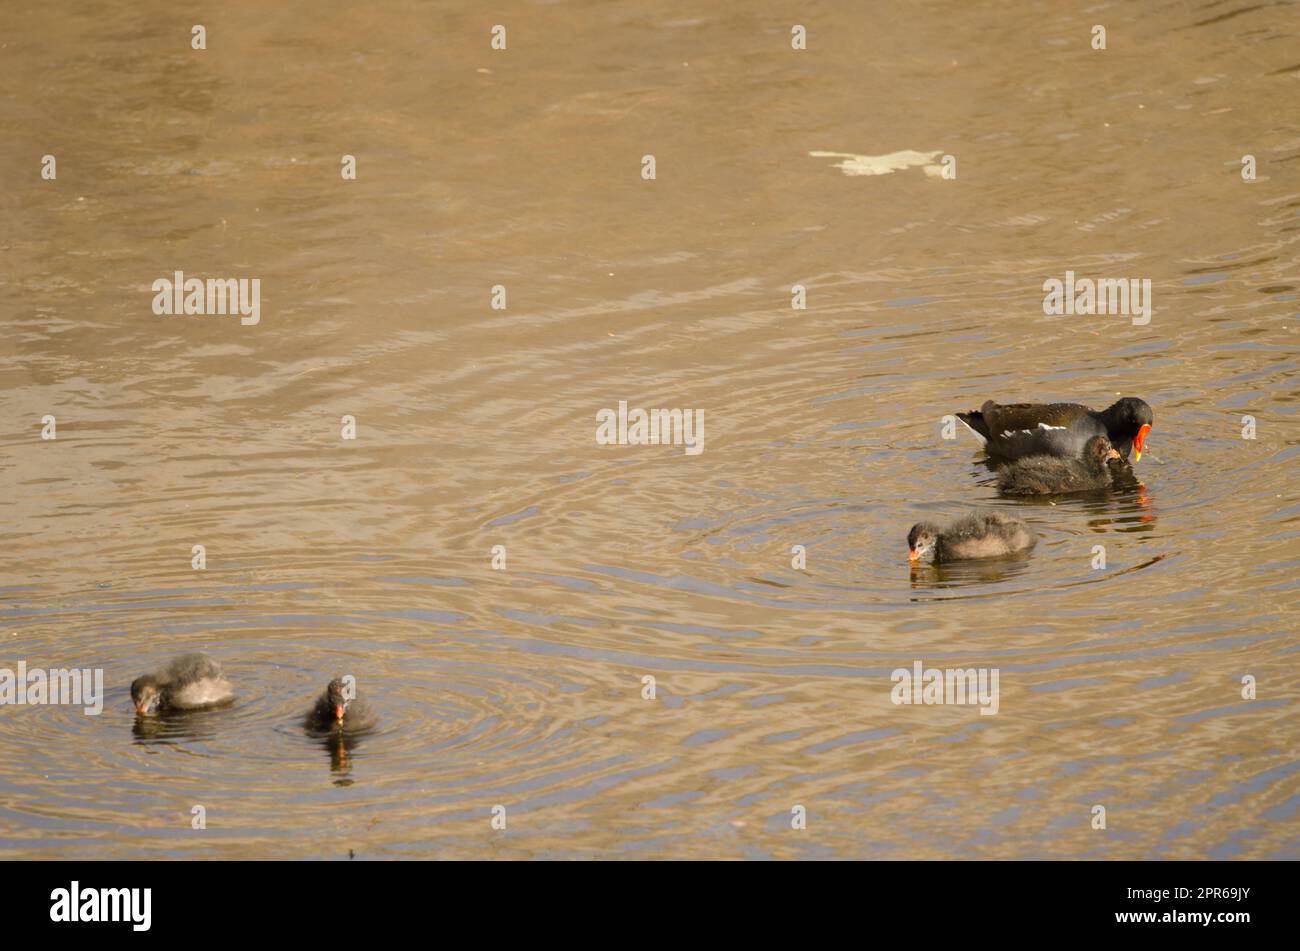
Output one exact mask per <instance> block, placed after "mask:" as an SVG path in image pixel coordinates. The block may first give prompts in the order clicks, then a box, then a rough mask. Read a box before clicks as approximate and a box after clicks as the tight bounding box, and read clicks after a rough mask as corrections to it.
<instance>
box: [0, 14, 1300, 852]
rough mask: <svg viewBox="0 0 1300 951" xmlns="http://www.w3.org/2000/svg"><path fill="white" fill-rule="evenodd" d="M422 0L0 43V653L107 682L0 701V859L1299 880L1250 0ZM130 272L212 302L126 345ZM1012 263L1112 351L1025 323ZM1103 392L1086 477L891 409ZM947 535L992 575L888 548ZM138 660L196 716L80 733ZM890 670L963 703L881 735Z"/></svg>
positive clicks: (93, 19) (1291, 364)
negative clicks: (217, 312)
mask: <svg viewBox="0 0 1300 951" xmlns="http://www.w3.org/2000/svg"><path fill="white" fill-rule="evenodd" d="M443 6H447V5H439V7H436V8H435V7H432V6H430V5H428V4H420V3H414V2H396V3H375V4H351V3H339V2H334V0H330V2H315V3H311V4H288V5H275V6H268V5H266V4H264V3H255V2H244V0H241V2H235V3H227V4H223V5H222V6H221V9H220V10H219V11H217V10H213V11H211V12H210V13H205V15H206V16H207V19H206V21H205V22H204V24H203V25H204V26H205V28H206V45H207V49H206V50H203V51H196V50H193V49H191V46H190V36H191V33H190V30H191V26H192V25H193V24H192V23H191V22H190V20H191V19H192V16H191V14H188V13H186V12H184V11H179V10H176V9H175V8H174V7H173V6H171V5H168V4H164V3H161V2H157V0H144V2H141V3H137V4H133V5H130V6H128V7H121V6H117V7H112V8H110V7H108V6H105V5H102V4H72V3H66V2H56V3H50V4H43V5H40V6H39V7H37V8H35V9H29V10H27V11H24V12H14V11H10V12H9V13H8V14H6V20H7V21H8V22H7V24H6V29H5V31H4V36H3V37H0V79H2V80H3V81H2V82H0V89H2V90H3V95H2V97H0V126H2V127H3V129H4V132H5V135H4V145H3V147H0V168H2V169H3V172H4V181H5V182H6V183H7V187H6V188H5V189H3V191H2V192H0V207H2V208H3V209H4V221H5V225H6V227H5V229H4V233H3V235H2V236H0V319H3V328H4V333H3V340H4V342H3V344H2V345H0V441H2V442H3V453H0V513H3V536H2V538H3V545H2V546H0V571H2V574H0V585H2V587H0V667H6V668H14V667H16V665H17V664H18V662H19V661H23V662H25V663H26V664H27V665H28V666H29V667H78V668H83V667H84V668H102V669H103V671H104V677H105V682H106V693H107V695H106V699H105V708H104V712H103V713H102V714H101V715H99V716H86V715H84V714H83V713H82V712H81V711H80V709H79V708H72V707H69V706H4V707H0V718H3V722H0V759H2V760H3V762H4V767H5V768H4V770H3V772H2V773H0V855H3V856H5V857H19V858H32V857H56V856H57V857H95V858H101V857H134V856H164V857H204V856H206V857H330V858H341V857H346V856H347V854H348V853H349V850H351V851H352V852H354V853H355V854H356V855H357V856H358V857H593V856H594V857H661V856H671V857H783V858H784V857H869V858H876V857H888V858H939V857H992V858H1011V857H1016V858H1033V857H1056V856H1063V857H1104V858H1140V857H1168V858H1204V857H1234V858H1236V857H1239V858H1262V857H1291V858H1295V857H1300V756H1298V755H1297V739H1298V731H1297V727H1296V722H1297V716H1296V713H1297V703H1298V702H1300V682H1298V681H1297V677H1296V664H1297V660H1298V659H1300V638H1298V637H1297V633H1296V606H1297V582H1296V576H1297V568H1298V567H1300V482H1298V481H1297V479H1296V473H1297V457H1298V455H1300V430H1298V429H1297V405H1298V404H1297V389H1296V381H1297V357H1298V351H1297V345H1296V341H1297V336H1296V326H1297V324H1300V260H1298V259H1300V255H1297V240H1298V239H1300V123H1297V117H1298V116H1300V110H1298V109H1297V106H1300V18H1298V17H1297V16H1296V12H1295V9H1296V8H1295V7H1294V6H1288V5H1252V4H1249V3H1246V2H1244V0H1239V2H1192V0H1186V2H1160V3H1154V4H1146V5H1142V6H1141V7H1140V8H1138V7H1133V6H1131V5H1128V4H1102V5H1101V6H1098V7H1094V8H1092V9H1090V10H1088V11H1087V12H1081V11H1079V10H1077V9H1076V8H1075V5H1073V4H1066V3H1061V4H1053V3H1033V4H1031V3H1020V2H1015V3H1010V4H999V5H996V9H993V8H990V9H980V8H978V7H977V6H972V5H969V4H960V3H919V4H906V5H898V6H893V5H890V6H886V5H880V7H879V9H877V10H872V9H871V8H870V7H869V6H868V5H865V4H863V5H858V4H837V3H829V2H821V3H818V2H814V3H810V4H803V5H801V6H800V8H799V11H798V18H799V19H798V22H799V23H801V24H803V25H805V26H806V27H807V33H808V43H807V46H808V48H807V49H806V50H803V51H796V50H793V49H792V48H791V28H792V26H793V25H794V23H793V22H791V16H792V13H791V10H790V8H789V6H788V5H785V4H780V3H776V2H769V0H756V2H746V3H742V4H734V5H727V9H726V10H725V11H724V10H723V9H722V8H720V7H719V8H718V9H713V8H711V7H707V6H706V7H702V6H701V5H699V4H690V3H685V2H680V0H671V2H655V3H650V4H607V3H596V2H571V3H507V4H504V5H498V7H497V8H494V10H493V11H491V12H488V11H485V10H481V9H479V8H478V7H477V6H476V5H470V4H465V5H462V6H463V9H460V10H456V9H443V8H442V7H443ZM453 6H454V5H453ZM496 23H501V24H503V25H505V26H506V28H507V30H508V34H507V36H508V40H507V48H506V49H505V50H504V51H500V50H493V49H492V48H491V39H492V37H491V33H490V31H491V28H492V26H493V25H494V24H496ZM1095 24H1104V25H1105V26H1106V28H1107V48H1106V49H1105V50H1104V51H1103V50H1095V49H1093V48H1092V44H1091V37H1090V31H1091V29H1092V27H1093V26H1094V25H1095ZM813 152H827V153H841V154H843V155H846V156H850V157H851V156H868V157H871V156H875V157H880V156H892V155H895V153H917V154H918V155H920V156H921V158H920V159H916V160H912V159H906V158H905V159H899V160H892V161H889V162H884V163H883V164H884V165H896V166H898V167H895V168H892V169H891V168H885V169H883V174H847V173H848V172H850V171H851V170H852V168H853V167H856V168H858V170H859V171H861V170H862V169H863V168H867V167H870V168H871V169H873V170H874V169H876V167H877V166H878V165H880V164H882V163H880V162H878V161H876V160H875V159H873V160H872V161H870V162H865V163H864V162H857V164H856V165H854V162H855V161H856V160H854V159H852V158H848V159H843V158H835V157H828V156H814V155H810V153H813ZM47 154H50V155H54V156H55V157H56V160H57V178H55V179H53V180H43V179H42V178H41V174H40V172H41V161H42V160H41V157H42V156H44V155H47ZM344 155H352V156H355V158H356V168H357V177H356V179H355V180H354V181H351V180H344V179H343V177H342V176H341V161H342V156H344ZM647 155H651V156H653V157H654V163H655V177H654V179H653V180H647V179H646V178H644V177H643V168H644V162H643V157H644V156H647ZM1244 155H1252V156H1254V158H1255V162H1256V168H1257V173H1256V178H1255V180H1253V181H1247V180H1244V179H1243V177H1242V169H1243V164H1242V157H1243V156H1244ZM943 156H952V157H953V160H954V162H955V171H956V177H955V178H951V177H949V178H945V177H944V176H943V175H942V174H935V172H937V171H940V168H938V167H936V166H939V165H940V163H942V161H943V158H942V157H943ZM845 162H848V163H849V165H850V166H851V167H850V168H846V167H843V163H845ZM873 163H874V164H873ZM176 271H183V272H184V273H185V274H186V275H191V276H199V277H204V278H207V277H218V278H257V279H259V280H260V282H261V303H260V307H261V311H260V321H259V322H258V323H257V324H255V325H244V324H242V323H241V322H240V320H239V318H238V317H231V316H188V317H185V316H157V315H155V314H154V313H153V311H152V310H151V300H152V299H153V291H152V290H151V285H152V283H153V282H154V281H155V280H156V279H158V278H162V277H166V278H171V276H172V275H173V273H174V272H176ZM1067 271H1072V272H1074V273H1076V274H1077V275H1080V276H1084V275H1086V276H1090V277H1093V278H1104V277H1113V278H1135V279H1149V280H1150V281H1151V287H1152V291H1151V294H1152V301H1153V304H1154V306H1153V312H1152V317H1151V320H1150V322H1149V323H1135V322H1134V321H1133V320H1130V319H1129V318H1128V317H1127V316H1120V315H1108V316H1087V315H1073V316H1046V315H1045V314H1044V307H1043V297H1044V291H1043V285H1044V282H1045V281H1046V280H1049V279H1051V278H1059V279H1062V280H1063V279H1064V278H1065V276H1066V273H1067ZM795 284H800V285H803V286H804V287H805V288H806V295H807V307H806V309H803V310H796V309H794V308H792V306H791V300H792V287H793V285H795ZM497 285H500V286H501V287H504V288H505V290H506V295H507V296H506V306H505V309H503V310H501V309H494V308H493V306H492V303H493V290H492V289H493V288H494V287H495V286H497ZM1121 394H1123V395H1136V396H1141V397H1143V398H1144V399H1146V400H1147V401H1148V402H1150V403H1151V405H1152V406H1153V407H1154V410H1155V419H1156V425H1155V429H1154V431H1153V433H1152V435H1151V439H1150V442H1149V444H1148V451H1147V453H1146V454H1144V455H1143V458H1142V460H1141V462H1140V463H1138V464H1137V466H1136V472H1137V475H1138V476H1139V477H1140V479H1141V482H1142V484H1141V485H1140V486H1133V487H1129V488H1126V489H1124V490H1119V491H1114V492H1110V493H1102V494H1101V495H1100V496H1097V495H1093V496H1082V497H1077V498H1063V499H1055V500H1051V501H1041V502H1035V501H1031V502H1012V501H1010V500H1001V499H999V498H998V495H997V492H996V488H995V486H994V480H993V474H992V472H990V470H989V468H988V467H987V466H986V465H985V464H984V461H983V456H982V454H981V453H980V451H979V449H978V446H977V444H976V442H975V441H974V440H973V439H972V438H971V437H970V436H969V435H968V434H965V433H964V432H959V433H958V438H957V439H955V440H949V439H945V438H943V437H944V423H943V418H944V417H945V416H946V415H947V414H950V413H953V412H956V411H961V410H967V409H971V408H975V407H978V406H979V405H980V404H981V403H982V402H983V401H984V400H985V399H988V398H993V399H1001V400H1007V401H1009V400H1024V399H1031V400H1041V401H1046V400H1053V399H1067V400H1078V401H1081V402H1085V403H1088V404H1089V405H1092V406H1095V407H1103V406H1105V405H1107V404H1109V403H1110V402H1111V401H1113V400H1114V399H1115V398H1116V396H1117V395H1121ZM620 401H626V402H627V404H628V405H629V406H630V407H646V408H653V407H662V408H669V407H673V408H682V409H686V408H690V409H702V410H703V412H704V420H705V429H704V451H703V452H701V453H699V454H694V455H691V454H687V453H686V452H684V451H683V448H682V447H680V446H676V447H674V446H624V445H600V444H598V443H597V441H596V439H595V438H594V436H595V432H596V416H597V413H599V412H600V411H601V410H602V409H606V408H611V409H612V408H616V407H617V406H618V404H619V402H620ZM46 416H53V417H55V420H56V426H57V429H56V435H57V438H55V439H42V429H43V424H42V419H43V418H44V417H46ZM345 416H351V417H353V418H354V419H355V421H356V438H355V439H343V438H341V428H342V420H343V417H345ZM1246 416H1249V417H1252V418H1253V420H1254V425H1255V438H1253V439H1243V438H1242V434H1243V427H1244V426H1246V425H1247V423H1246V422H1245V421H1243V417H1246ZM1053 501H1054V502H1055V504H1052V502H1053ZM975 505H988V506H997V507H1006V508H1007V509H1008V510H1011V511H1015V512H1018V513H1020V514H1022V515H1023V516H1024V517H1025V518H1026V519H1027V520H1028V521H1029V522H1030V523H1031V524H1032V525H1033V526H1034V528H1035V529H1036V530H1037V531H1038V533H1039V536H1040V541H1039V543H1038V546H1037V548H1036V549H1035V551H1034V552H1033V553H1032V555H1031V556H1029V557H1028V558H1023V559H1018V560H1013V561H1008V562H1001V563H985V564H974V565H962V566H953V567H951V568H923V569H917V570H916V571H913V570H911V569H909V566H908V562H907V557H906V555H907V550H906V542H905V539H906V535H907V529H908V527H909V526H910V525H911V524H912V523H913V522H915V521H918V520H919V519H921V518H923V517H936V518H941V519H942V518H948V517H953V516H957V515H960V514H962V513H965V512H967V511H969V510H970V508H971V507H972V506H975ZM195 545H202V546H204V551H205V556H206V568H204V569H202V570H196V569H195V568H193V567H192V559H193V557H194V555H193V549H194V546H195ZM1098 545H1101V546H1103V547H1104V552H1105V558H1106V566H1105V568H1094V567H1093V564H1094V561H1095V559H1096V551H1095V546H1098ZM494 546H504V553H505V556H504V557H505V567H504V570H496V569H494V567H493V558H494V555H493V549H494ZM795 546H803V549H804V552H805V557H806V564H805V565H804V566H803V567H802V568H800V567H796V566H795V565H794V561H795V558H796V555H794V554H792V550H793V549H794V548H795ZM188 650H203V651H207V652H208V653H209V654H211V655H212V656H213V657H215V658H216V659H218V660H219V661H220V662H221V663H222V664H223V666H224V668H225V670H226V672H227V675H228V676H229V677H230V679H231V680H232V681H233V682H234V683H235V685H236V687H237V690H238V693H239V698H238V700H237V702H236V703H235V705H234V706H232V707H230V708H229V709H226V710H222V711H213V712H207V713H201V714H195V715H191V716H187V717H183V718H180V719H178V720H176V719H167V720H160V721H151V722H147V723H137V722H136V718H135V716H134V713H133V710H132V708H131V704H130V701H129V696H128V687H129V684H130V682H131V680H132V679H133V678H134V677H135V676H136V675H138V674H139V673H142V672H143V671H145V670H148V669H150V668H152V667H154V666H156V665H157V664H159V663H161V662H163V661H165V660H166V659H167V658H168V657H170V656H172V655H175V654H178V653H181V652H183V651H188ZM917 661H920V662H922V664H923V665H925V666H927V667H929V666H934V667H940V668H949V667H963V668H964V667H976V668H996V669H997V670H998V671H999V673H1000V700H999V705H998V712H997V714H996V715H993V716H985V715H981V713H980V710H979V708H978V707H976V706H970V705H965V706H960V705H920V706H908V705H896V704H895V703H893V702H892V701H891V690H892V688H893V682H892V681H891V672H892V671H893V670H895V669H896V668H908V669H911V668H912V666H913V664H914V663H916V662H917ZM339 673H350V674H352V675H354V676H355V677H356V678H357V681H358V684H359V688H360V690H361V692H362V693H363V694H365V695H366V696H368V697H369V699H370V701H371V703H372V705H373V706H374V707H375V708H376V709H377V710H378V712H379V714H380V716H381V717H382V720H381V723H380V726H379V728H378V730H377V731H376V732H375V733H374V734H372V735H370V736H366V737H362V738H360V739H359V740H357V741H355V742H350V743H348V744H347V745H346V747H343V746H340V745H337V744H332V743H331V742H330V741H328V740H321V739H319V738H313V737H310V736H307V735H305V734H304V732H303V731H302V727H301V715H302V714H303V712H304V711H305V710H306V709H307V708H308V706H309V705H310V703H311V701H312V699H313V698H314V697H315V696H316V695H317V694H319V692H320V690H321V689H322V688H323V686H324V684H325V682H326V681H327V680H328V679H329V678H330V677H331V676H333V675H335V674H339ZM647 676H652V677H654V678H655V697H654V699H646V698H645V697H643V691H646V686H645V685H644V683H643V678H645V677H647ZM1247 676H1249V677H1253V678H1254V679H1255V683H1256V685H1257V686H1256V690H1257V693H1256V696H1255V699H1253V700H1252V699H1244V698H1243V686H1242V681H1243V678H1245V677H1247ZM197 805H202V806H203V807H204V810H205V811H206V821H207V828H206V829H203V830H195V829H193V828H191V824H192V823H191V816H192V814H193V810H194V807H195V806H197ZM498 805H500V806H504V807H505V815H506V817H507V822H506V828H505V829H504V830H499V829H494V828H493V827H492V821H491V820H492V818H493V809H494V807H495V806H498ZM1098 805H1101V806H1104V807H1105V810H1106V828H1105V829H1104V830H1102V829H1097V828H1094V824H1095V820H1094V807H1095V806H1098ZM796 806H803V807H804V810H805V811H806V817H807V818H806V828H805V829H802V830H800V829H794V828H792V827H791V825H792V810H794V808H795V807H796Z"/></svg>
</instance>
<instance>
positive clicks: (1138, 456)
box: [1133, 423, 1151, 462]
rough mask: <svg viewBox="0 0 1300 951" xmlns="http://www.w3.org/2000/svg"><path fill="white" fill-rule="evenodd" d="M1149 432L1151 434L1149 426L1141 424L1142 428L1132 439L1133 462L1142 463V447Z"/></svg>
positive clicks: (1148, 424)
mask: <svg viewBox="0 0 1300 951" xmlns="http://www.w3.org/2000/svg"><path fill="white" fill-rule="evenodd" d="M1149 432H1151V424H1150V423H1143V424H1142V428H1141V429H1139V430H1138V434H1137V435H1136V436H1134V437H1133V455H1134V459H1133V461H1134V462H1141V461H1142V447H1143V446H1145V445H1146V442H1147V433H1149Z"/></svg>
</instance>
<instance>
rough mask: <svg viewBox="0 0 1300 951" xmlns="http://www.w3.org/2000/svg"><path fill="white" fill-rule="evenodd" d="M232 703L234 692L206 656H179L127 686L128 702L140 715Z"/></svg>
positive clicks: (217, 666)
mask: <svg viewBox="0 0 1300 951" xmlns="http://www.w3.org/2000/svg"><path fill="white" fill-rule="evenodd" d="M234 699H235V691H234V689H233V688H231V686H230V682H229V681H228V680H226V679H225V678H224V677H222V676H221V667H220V665H219V664H217V662H216V661H215V660H213V659H212V658H211V657H209V656H208V655H207V654H182V655H181V656H180V657H177V658H176V659H175V660H173V661H172V662H171V663H169V664H168V665H167V666H166V667H164V668H162V669H161V670H158V671H155V672H154V673H152V674H144V675H143V676H140V677H137V678H136V679H135V682H134V683H132V684H131V702H132V703H134V704H135V712H136V713H140V714H146V713H154V712H159V713H170V712H173V711H177V710H201V709H203V708H204V707H216V706H220V705H221V704H223V703H229V702H230V701H231V700H234Z"/></svg>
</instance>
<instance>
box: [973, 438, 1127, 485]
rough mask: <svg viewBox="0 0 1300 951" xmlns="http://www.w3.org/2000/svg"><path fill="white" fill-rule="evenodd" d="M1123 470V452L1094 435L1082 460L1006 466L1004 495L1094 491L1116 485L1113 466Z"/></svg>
mask: <svg viewBox="0 0 1300 951" xmlns="http://www.w3.org/2000/svg"><path fill="white" fill-rule="evenodd" d="M1112 462H1113V464H1114V465H1116V466H1120V467H1123V465H1124V463H1123V462H1121V461H1119V453H1118V452H1116V451H1115V449H1114V447H1113V446H1111V444H1110V440H1109V439H1107V438H1106V437H1105V436H1093V437H1092V438H1091V439H1089V440H1088V441H1087V442H1086V443H1084V445H1083V452H1082V453H1080V455H1079V458H1078V459H1062V458H1060V457H1059V456H1029V457H1028V458H1025V459H1020V460H1017V461H1016V462H1013V463H1011V464H1010V465H1009V466H1005V467H1004V468H1003V469H1002V471H1001V472H1000V473H999V474H998V488H999V489H1001V490H1002V492H1003V494H1004V495H1061V494H1064V493H1067V492H1090V491H1092V490H1094V489H1105V488H1109V487H1110V486H1111V485H1112V484H1113V481H1114V479H1113V473H1112V472H1111V464H1112Z"/></svg>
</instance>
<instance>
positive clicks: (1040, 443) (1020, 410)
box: [957, 396, 1155, 462]
mask: <svg viewBox="0 0 1300 951" xmlns="http://www.w3.org/2000/svg"><path fill="white" fill-rule="evenodd" d="M957 418H958V419H960V420H961V421H962V422H963V423H965V424H966V428H968V429H969V430H970V431H971V432H973V433H974V434H975V435H976V436H978V437H979V438H980V439H981V440H983V442H984V449H985V451H986V452H987V453H988V454H989V455H990V456H999V457H1001V458H1003V459H1023V458H1024V457H1026V456H1041V455H1048V456H1065V457H1067V458H1071V459H1073V458H1077V457H1078V456H1079V453H1080V452H1082V451H1083V444H1084V443H1086V442H1087V441H1088V440H1089V439H1091V438H1092V437H1093V436H1105V437H1107V438H1108V439H1109V440H1110V442H1111V445H1113V446H1114V447H1115V450H1116V451H1117V452H1118V453H1119V454H1120V458H1122V459H1128V456H1129V450H1130V449H1132V450H1133V453H1134V459H1133V461H1134V462H1138V461H1140V460H1141V459H1142V450H1143V448H1144V447H1145V445H1146V439H1147V433H1149V432H1150V431H1151V425H1152V423H1154V422H1155V416H1154V414H1153V413H1152V412H1151V407H1150V406H1148V405H1147V404H1146V402H1145V401H1143V400H1140V399H1138V398H1137V397H1135V396H1126V397H1124V398H1123V399H1122V400H1116V401H1115V402H1114V403H1113V404H1112V405H1110V406H1108V407H1106V408H1105V409H1104V410H1102V411H1101V412H1100V413H1098V412H1097V411H1096V410H1091V409H1089V408H1088V407H1086V406H1083V405H1082V404H1079V403H1008V404H1006V405H1005V406H1000V405H998V404H997V403H995V402H993V401H992V400H989V401H987V402H986V403H985V404H984V405H983V406H982V407H981V408H980V409H977V410H971V411H970V412H969V413H958V414H957Z"/></svg>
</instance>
